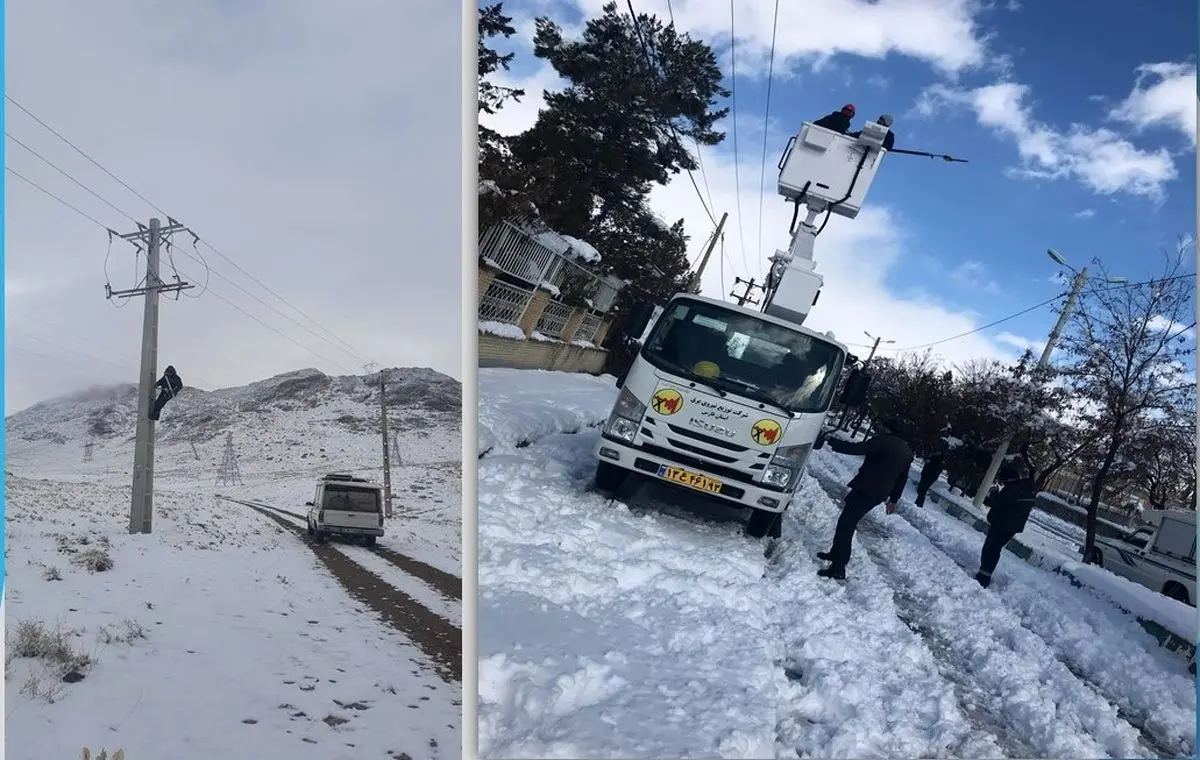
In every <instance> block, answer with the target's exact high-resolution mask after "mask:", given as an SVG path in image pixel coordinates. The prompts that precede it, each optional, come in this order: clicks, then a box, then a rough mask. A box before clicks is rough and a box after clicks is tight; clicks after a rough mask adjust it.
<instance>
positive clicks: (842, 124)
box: [813, 103, 854, 135]
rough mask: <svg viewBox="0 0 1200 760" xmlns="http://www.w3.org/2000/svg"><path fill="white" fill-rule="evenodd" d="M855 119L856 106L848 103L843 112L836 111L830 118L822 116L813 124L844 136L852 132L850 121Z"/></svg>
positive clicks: (843, 107)
mask: <svg viewBox="0 0 1200 760" xmlns="http://www.w3.org/2000/svg"><path fill="white" fill-rule="evenodd" d="M853 118H854V104H853V103H847V104H846V105H844V106H842V110H840V111H834V112H833V113H831V114H829V115H828V116H822V117H821V118H819V119H817V120H816V121H814V122H813V124H815V125H817V126H818V127H824V128H825V129H831V130H833V131H834V132H837V133H838V134H839V135H844V134H846V133H847V132H849V131H850V121H851V119H853Z"/></svg>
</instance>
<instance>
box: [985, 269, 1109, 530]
mask: <svg viewBox="0 0 1200 760" xmlns="http://www.w3.org/2000/svg"><path fill="white" fill-rule="evenodd" d="M1087 278H1088V270H1087V267H1084V268H1083V269H1082V270H1081V271H1079V272H1076V273H1075V279H1074V281H1072V283H1071V292H1070V294H1068V295H1067V302H1066V303H1065V304H1063V307H1062V311H1061V312H1060V313H1059V315H1058V321H1057V322H1055V323H1054V329H1053V330H1051V331H1050V337H1049V338H1048V339H1047V340H1046V347H1045V348H1043V349H1042V357H1041V358H1040V359H1038V363H1037V368H1038V369H1045V368H1046V367H1048V366H1049V365H1050V357H1051V355H1053V354H1054V344H1055V343H1057V342H1058V339H1059V336H1061V335H1062V331H1063V328H1064V327H1066V326H1067V319H1068V318H1069V317H1070V316H1071V309H1072V308H1074V306H1075V301H1076V300H1077V299H1078V298H1079V293H1080V292H1081V291H1082V290H1083V285H1084V283H1085V282H1087ZM1011 443H1012V435H1006V436H1005V437H1004V440H1002V441H1000V445H999V446H997V447H996V453H995V454H994V455H992V461H991V462H990V463H989V464H988V468H987V472H985V473H984V474H983V480H982V481H980V483H979V490H978V491H976V492H975V498H974V499H972V500H971V503H972V504H974V505H975V507H976V508H979V507H982V506H983V500H984V499H985V498H987V494H988V491H990V490H991V489H992V483H994V482H995V481H996V474H997V473H998V472H1000V466H1001V465H1002V464H1003V463H1004V457H1005V456H1006V455H1007V454H1008V447H1009V445H1010V444H1011Z"/></svg>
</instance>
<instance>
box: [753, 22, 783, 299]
mask: <svg viewBox="0 0 1200 760" xmlns="http://www.w3.org/2000/svg"><path fill="white" fill-rule="evenodd" d="M778 31H779V0H775V19H774V21H772V22H771V56H770V59H769V62H768V63H767V105H766V108H764V109H763V144H762V169H760V170H759V174H758V255H759V263H758V271H759V274H760V275H762V273H763V270H762V254H763V247H762V245H763V241H762V238H763V206H764V205H765V204H766V197H767V194H766V193H767V191H766V188H767V184H766V183H767V130H768V128H769V125H770V118H771V83H772V81H773V80H774V77H775V35H776V33H777V32H778Z"/></svg>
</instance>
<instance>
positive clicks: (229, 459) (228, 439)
mask: <svg viewBox="0 0 1200 760" xmlns="http://www.w3.org/2000/svg"><path fill="white" fill-rule="evenodd" d="M229 484H237V485H239V486H240V485H242V473H241V472H240V471H239V470H238V462H237V452H235V451H234V450H233V433H231V432H228V433H225V456H224V458H222V459H221V469H220V470H219V471H218V472H217V485H219V486H223V485H229Z"/></svg>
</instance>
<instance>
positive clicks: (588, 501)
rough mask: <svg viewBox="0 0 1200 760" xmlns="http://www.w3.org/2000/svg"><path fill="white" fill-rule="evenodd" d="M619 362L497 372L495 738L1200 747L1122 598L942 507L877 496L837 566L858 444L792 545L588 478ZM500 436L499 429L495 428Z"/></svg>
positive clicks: (486, 520) (748, 749) (637, 753)
mask: <svg viewBox="0 0 1200 760" xmlns="http://www.w3.org/2000/svg"><path fill="white" fill-rule="evenodd" d="M615 397H616V389H615V387H614V385H613V382H612V378H590V377H580V376H573V375H566V374H561V373H547V372H520V371H514V370H483V371H481V373H480V424H481V427H482V428H483V429H482V430H481V432H480V438H481V448H484V449H486V453H485V454H484V455H483V457H482V459H481V460H480V470H479V540H478V545H479V548H480V557H479V591H480V606H479V611H478V620H479V658H480V670H479V683H480V687H479V688H480V707H479V709H480V713H479V715H480V717H479V721H480V737H479V741H480V752H481V755H483V756H493V757H550V756H554V757H597V756H621V757H697V756H722V757H780V758H786V757H792V758H794V757H986V758H992V757H1148V756H1191V755H1192V754H1193V753H1194V748H1195V742H1196V693H1195V683H1194V679H1193V678H1192V676H1190V675H1189V673H1188V671H1187V665H1186V663H1185V662H1184V661H1183V660H1181V659H1180V658H1178V657H1176V656H1175V655H1173V654H1171V653H1169V652H1167V651H1165V650H1164V649H1162V648H1160V647H1159V646H1158V643H1157V641H1156V640H1155V639H1154V638H1153V637H1152V636H1151V635H1150V634H1148V633H1147V632H1146V631H1145V630H1143V629H1142V627H1141V626H1140V625H1139V624H1138V623H1137V621H1136V620H1135V619H1134V618H1133V616H1131V615H1129V614H1127V613H1125V612H1123V611H1122V610H1121V609H1120V608H1118V607H1117V606H1115V605H1114V604H1113V603H1112V602H1111V601H1109V600H1108V599H1106V598H1104V597H1103V596H1101V595H1097V594H1094V593H1091V592H1090V591H1089V590H1088V589H1080V588H1075V587H1073V586H1072V585H1071V583H1070V582H1069V581H1068V580H1067V579H1066V578H1064V577H1062V576H1060V575H1057V574H1055V573H1053V572H1050V571H1047V570H1045V569H1042V568H1039V567H1035V566H1033V565H1030V564H1028V563H1025V562H1022V561H1020V560H1019V559H1017V558H1015V557H1014V556H1012V555H1008V556H1006V557H1005V559H1004V560H1003V562H1002V564H1001V567H1000V569H999V571H998V572H997V578H996V582H995V583H994V584H993V585H992V587H991V588H990V589H988V590H984V589H981V588H980V587H979V585H978V584H977V583H975V581H974V580H973V579H972V577H971V575H972V574H973V573H974V567H973V563H974V562H975V561H977V557H978V552H979V546H980V543H981V540H982V536H980V535H979V534H978V533H976V532H975V531H974V530H973V529H972V528H971V527H969V526H967V525H964V524H963V523H961V522H959V521H957V520H956V519H954V518H952V517H950V516H949V515H947V514H945V513H943V512H941V511H939V510H936V509H931V508H926V509H918V508H916V507H914V506H912V504H911V502H910V501H909V499H911V491H910V493H909V495H908V498H906V499H905V503H902V505H901V508H900V511H899V512H898V513H897V514H896V515H891V516H889V515H886V514H884V513H883V512H882V510H876V511H875V512H873V513H872V514H871V515H869V516H868V517H867V518H866V519H864V520H863V523H862V526H861V528H860V530H859V533H858V535H857V537H856V539H855V546H854V556H853V559H852V560H851V563H850V567H849V576H850V578H849V580H847V581H846V582H844V583H839V582H833V581H827V580H825V579H821V578H818V577H817V575H816V571H817V569H818V568H820V567H821V566H822V563H819V562H818V561H817V559H816V557H815V554H816V552H818V551H822V550H825V549H827V548H828V544H829V541H830V538H831V536H832V533H833V528H834V524H835V522H836V520H837V517H838V513H839V505H838V503H837V501H836V500H835V499H834V498H833V497H831V495H830V493H829V492H828V491H827V488H828V489H830V490H832V489H833V488H834V487H835V486H836V485H837V484H838V483H844V482H845V474H846V472H847V471H848V470H850V469H853V467H854V459H853V458H844V457H840V456H839V455H836V454H833V453H832V452H830V451H828V450H822V451H820V452H817V453H816V454H814V457H813V460H812V465H811V467H810V477H808V478H806V479H805V480H804V482H803V483H802V484H801V493H802V494H803V496H804V504H803V507H802V508H793V509H791V510H789V512H788V513H787V516H786V518H785V523H784V526H783V535H782V538H781V539H779V540H778V541H775V542H764V541H755V540H751V539H749V538H746V537H745V536H744V535H743V534H742V532H741V524H740V523H737V522H730V521H729V518H728V516H723V515H721V514H720V511H719V510H712V511H711V513H705V514H701V513H699V512H695V511H689V510H687V509H681V508H678V507H674V506H668V505H666V504H665V503H663V502H662V501H661V500H655V499H653V498H652V497H651V496H648V495H645V494H644V495H643V496H641V497H638V498H637V499H635V500H634V503H633V504H632V508H631V505H626V504H623V503H621V502H619V501H612V502H610V501H608V500H606V499H604V498H602V497H601V496H599V495H598V494H596V493H593V492H591V491H590V490H589V484H590V480H591V476H592V473H593V471H594V467H595V463H594V460H593V458H592V456H593V455H592V450H593V447H594V445H595V443H596V440H597V436H598V435H599V431H598V430H597V429H596V426H597V425H599V424H600V423H601V422H602V421H603V420H604V419H605V418H606V416H607V413H608V410H609V408H610V405H611V404H612V402H613V400H614V399H615ZM485 441H486V442H487V445H486V446H485V445H484V442H485Z"/></svg>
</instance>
